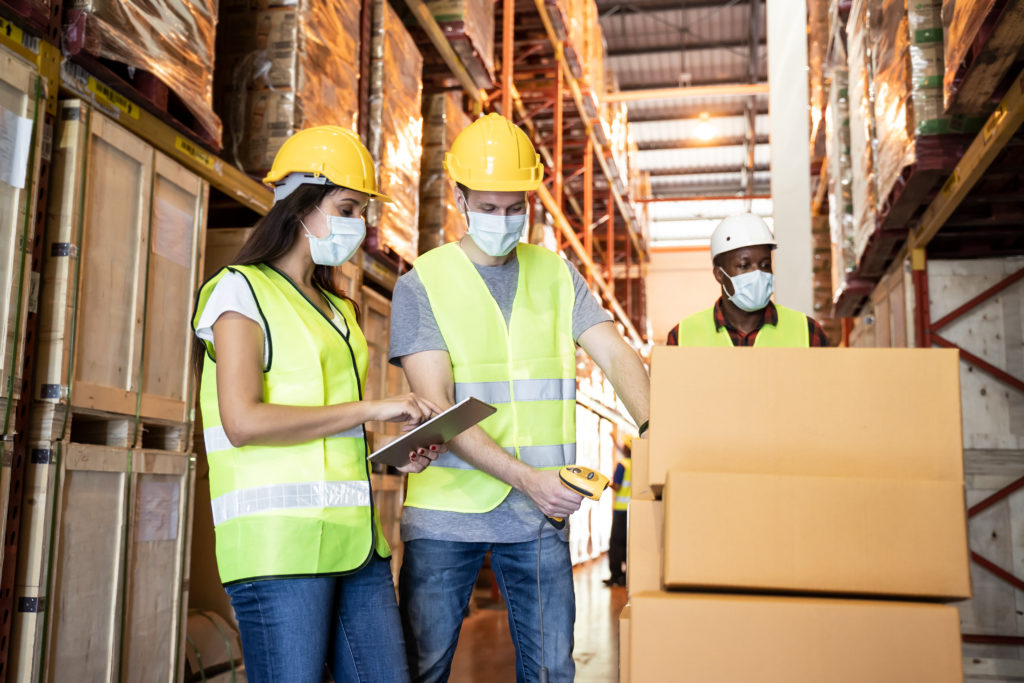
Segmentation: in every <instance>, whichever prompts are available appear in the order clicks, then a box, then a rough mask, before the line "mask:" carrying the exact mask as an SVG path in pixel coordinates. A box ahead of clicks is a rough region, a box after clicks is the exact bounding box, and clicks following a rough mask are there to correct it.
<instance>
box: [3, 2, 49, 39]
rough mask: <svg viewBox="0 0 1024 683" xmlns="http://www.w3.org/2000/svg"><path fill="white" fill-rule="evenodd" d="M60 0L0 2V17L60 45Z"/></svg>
mask: <svg viewBox="0 0 1024 683" xmlns="http://www.w3.org/2000/svg"><path fill="white" fill-rule="evenodd" d="M62 4H63V3H62V2H61V0H0V17H4V18H6V19H7V20H8V21H12V22H14V23H15V24H16V25H17V26H18V27H19V28H25V29H28V30H29V31H30V32H31V33H33V34H34V35H36V36H39V37H41V38H43V39H45V40H47V41H49V42H50V44H51V45H60V17H61V6H62Z"/></svg>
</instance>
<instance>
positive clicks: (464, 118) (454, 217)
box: [419, 92, 472, 254]
mask: <svg viewBox="0 0 1024 683" xmlns="http://www.w3.org/2000/svg"><path fill="white" fill-rule="evenodd" d="M425 110H426V118H425V119H424V120H423V164H422V167H421V169H420V241H419V251H420V253H421V254H422V253H423V252H425V251H429V250H430V249H433V248H434V247H437V246H440V245H442V244H444V243H445V242H454V241H456V240H458V239H460V238H461V237H462V235H463V234H464V233H465V232H466V222H465V220H463V218H462V215H461V214H460V213H459V211H458V208H457V207H456V205H455V184H454V183H453V182H452V181H451V179H450V178H449V177H448V174H447V173H446V172H445V170H444V168H443V166H442V163H443V161H444V155H445V153H446V152H447V151H448V149H449V148H450V147H451V144H452V141H453V140H454V139H455V136H457V135H458V134H459V133H460V132H461V131H462V129H463V128H465V127H466V126H468V125H469V124H470V123H471V122H472V119H470V117H469V114H467V113H465V112H464V111H463V110H462V95H461V94H459V93H456V92H444V93H438V94H436V95H431V96H430V97H429V98H428V102H427V105H426V107H425Z"/></svg>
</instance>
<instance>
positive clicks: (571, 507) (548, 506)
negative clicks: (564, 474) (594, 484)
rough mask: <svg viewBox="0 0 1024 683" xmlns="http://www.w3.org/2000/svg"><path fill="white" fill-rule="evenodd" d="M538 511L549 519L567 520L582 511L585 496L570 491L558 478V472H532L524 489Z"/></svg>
mask: <svg viewBox="0 0 1024 683" xmlns="http://www.w3.org/2000/svg"><path fill="white" fill-rule="evenodd" d="M522 491H523V493H525V494H526V495H528V496H529V497H530V500H532V501H533V504H534V505H536V506H537V509H538V510H540V511H541V512H543V513H544V514H545V515H547V516H548V517H561V518H563V519H564V518H566V517H568V516H569V515H571V514H572V513H574V512H576V511H577V510H579V509H580V503H582V502H583V496H581V495H580V494H578V493H576V492H575V491H570V490H569V489H567V488H566V487H565V486H564V485H563V484H562V480H561V479H559V478H558V470H532V469H531V474H529V475H527V481H526V482H524V486H523V487H522Z"/></svg>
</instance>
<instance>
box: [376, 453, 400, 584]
mask: <svg viewBox="0 0 1024 683" xmlns="http://www.w3.org/2000/svg"><path fill="white" fill-rule="evenodd" d="M370 484H371V486H372V487H373V504H374V506H376V508H377V514H379V515H380V526H381V529H383V531H384V538H386V539H387V541H388V545H389V546H391V573H392V575H393V576H394V580H395V586H398V571H399V570H400V569H401V568H402V554H403V553H402V551H403V545H402V525H401V522H402V506H403V505H404V504H405V475H404V474H401V475H400V474H376V473H374V474H372V475H371V478H370Z"/></svg>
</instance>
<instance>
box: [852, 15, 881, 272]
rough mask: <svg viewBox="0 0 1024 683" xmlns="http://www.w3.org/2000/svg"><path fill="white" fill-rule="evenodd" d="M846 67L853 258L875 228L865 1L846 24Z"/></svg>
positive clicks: (872, 133) (873, 153)
mask: <svg viewBox="0 0 1024 683" xmlns="http://www.w3.org/2000/svg"><path fill="white" fill-rule="evenodd" d="M847 30H848V34H847V41H848V45H849V58H848V66H849V70H850V88H849V96H850V99H849V111H850V161H851V165H852V169H853V177H852V183H851V187H850V190H851V196H852V199H853V222H852V225H851V232H850V234H849V237H848V239H849V240H850V246H851V248H852V249H853V253H854V257H855V259H857V258H859V256H860V254H862V253H863V252H864V249H865V247H866V246H867V243H868V239H869V238H870V237H871V235H872V233H874V231H875V197H876V189H875V152H874V149H873V144H872V141H873V140H875V139H876V138H875V126H874V115H873V111H874V110H873V104H872V94H873V93H872V88H873V82H872V79H871V64H870V61H869V59H868V51H869V49H870V45H869V38H870V36H869V35H868V2H867V0H855V1H854V3H853V7H852V8H851V10H850V20H849V23H848V24H847Z"/></svg>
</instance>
